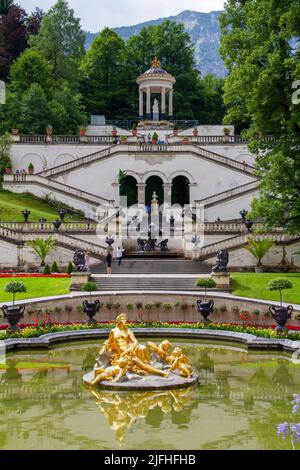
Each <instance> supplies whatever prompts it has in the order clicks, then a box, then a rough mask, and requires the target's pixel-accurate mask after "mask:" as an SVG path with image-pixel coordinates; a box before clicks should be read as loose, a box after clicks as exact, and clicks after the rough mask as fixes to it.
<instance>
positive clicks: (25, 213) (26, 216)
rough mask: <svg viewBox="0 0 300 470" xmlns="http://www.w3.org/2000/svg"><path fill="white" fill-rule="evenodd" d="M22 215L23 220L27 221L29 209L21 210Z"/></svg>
mask: <svg viewBox="0 0 300 470" xmlns="http://www.w3.org/2000/svg"><path fill="white" fill-rule="evenodd" d="M22 214H23V217H24V222H28V219H29V216H30V211H29V210H27V209H25V210H24V211H22Z"/></svg>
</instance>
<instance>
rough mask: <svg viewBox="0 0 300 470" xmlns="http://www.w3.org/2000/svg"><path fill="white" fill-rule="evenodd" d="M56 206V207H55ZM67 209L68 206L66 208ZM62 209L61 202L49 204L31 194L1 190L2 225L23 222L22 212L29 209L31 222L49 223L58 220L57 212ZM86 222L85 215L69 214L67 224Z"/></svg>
mask: <svg viewBox="0 0 300 470" xmlns="http://www.w3.org/2000/svg"><path fill="white" fill-rule="evenodd" d="M55 206H56V207H55ZM64 207H66V206H64ZM60 208H61V205H60V204H59V202H57V204H56V203H55V202H54V203H53V202H52V203H51V205H49V203H48V202H47V201H45V200H43V199H40V198H38V197H36V196H33V195H32V194H29V193H21V194H17V193H11V192H10V191H5V190H0V223H1V222H23V220H24V218H23V215H22V210H24V209H28V210H30V212H31V214H30V217H29V222H37V221H38V220H39V219H41V218H45V219H47V220H48V221H49V222H51V221H54V220H55V219H57V217H58V216H57V210H58V209H60ZM75 220H76V221H82V220H85V218H84V217H83V214H80V213H79V214H77V213H75V214H67V215H66V217H65V221H66V222H72V221H75Z"/></svg>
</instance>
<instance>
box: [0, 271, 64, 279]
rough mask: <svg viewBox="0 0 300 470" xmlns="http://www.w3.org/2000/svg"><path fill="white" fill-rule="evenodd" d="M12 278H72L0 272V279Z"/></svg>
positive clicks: (55, 275)
mask: <svg viewBox="0 0 300 470" xmlns="http://www.w3.org/2000/svg"><path fill="white" fill-rule="evenodd" d="M11 277H15V278H18V277H23V278H24V277H25V278H26V277H27V278H30V277H52V278H60V277H61V278H66V277H71V276H70V274H65V273H64V274H59V273H57V274H34V273H33V274H27V273H3V272H0V278H11Z"/></svg>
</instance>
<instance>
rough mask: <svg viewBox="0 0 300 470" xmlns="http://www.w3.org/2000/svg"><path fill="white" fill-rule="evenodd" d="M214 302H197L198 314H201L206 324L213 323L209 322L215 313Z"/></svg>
mask: <svg viewBox="0 0 300 470" xmlns="http://www.w3.org/2000/svg"><path fill="white" fill-rule="evenodd" d="M214 305H215V303H214V301H213V300H209V301H208V302H203V301H202V300H198V301H197V308H198V313H200V314H201V315H202V317H203V319H204V323H212V322H211V320H209V318H208V317H209V315H210V314H211V313H213V311H214Z"/></svg>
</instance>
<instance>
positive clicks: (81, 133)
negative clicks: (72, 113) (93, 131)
mask: <svg viewBox="0 0 300 470" xmlns="http://www.w3.org/2000/svg"><path fill="white" fill-rule="evenodd" d="M86 131H87V129H86V127H81V128H80V129H79V135H80V136H81V137H83V136H85V135H86Z"/></svg>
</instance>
